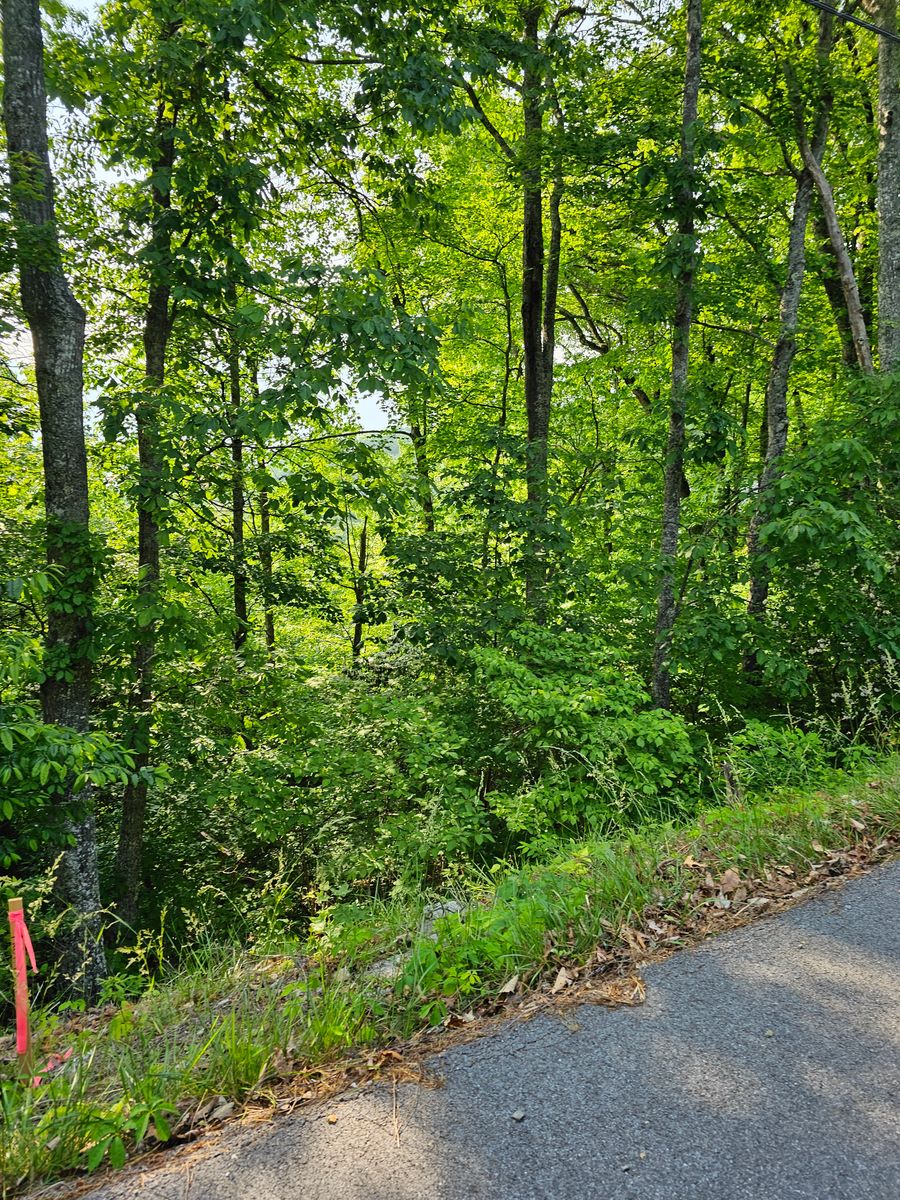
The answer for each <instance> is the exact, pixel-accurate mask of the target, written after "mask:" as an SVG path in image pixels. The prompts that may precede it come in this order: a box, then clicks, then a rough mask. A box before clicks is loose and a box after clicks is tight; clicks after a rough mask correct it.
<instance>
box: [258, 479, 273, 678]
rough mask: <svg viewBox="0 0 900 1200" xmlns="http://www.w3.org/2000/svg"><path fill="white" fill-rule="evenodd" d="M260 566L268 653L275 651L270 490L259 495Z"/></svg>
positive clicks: (264, 489)
mask: <svg viewBox="0 0 900 1200" xmlns="http://www.w3.org/2000/svg"><path fill="white" fill-rule="evenodd" d="M259 565H260V568H261V570H262V594H263V624H264V628H265V639H266V652H267V653H268V655H269V658H271V657H272V654H273V652H274V650H275V614H274V612H273V610H272V519H271V507H270V501H269V491H268V488H263V489H262V491H261V492H260V493H259Z"/></svg>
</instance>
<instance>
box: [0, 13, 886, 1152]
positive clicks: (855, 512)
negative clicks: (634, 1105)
mask: <svg viewBox="0 0 900 1200" xmlns="http://www.w3.org/2000/svg"><path fill="white" fill-rule="evenodd" d="M2 17H3V127H4V128H3V139H4V146H3V156H4V160H5V163H6V165H7V172H6V175H5V177H4V180H3V184H2V193H0V230H2V237H0V288H2V324H0V430H2V440H0V456H2V462H0V493H2V501H0V580H2V582H3V588H2V593H0V614H2V616H0V876H2V877H3V883H4V890H6V891H7V892H8V894H9V895H24V896H25V897H26V899H27V900H28V902H29V904H30V905H31V909H32V913H33V917H32V936H33V938H34V941H35V945H36V947H37V948H38V950H39V956H40V957H41V958H42V960H43V963H44V964H45V966H44V967H43V968H42V973H41V977H40V982H39V988H40V989H41V997H42V1001H41V1002H46V1003H50V1002H51V1001H53V999H54V997H55V998H56V1002H58V1001H59V999H60V998H61V997H69V1002H70V1003H76V1002H77V1003H80V1004H81V1005H82V1007H83V1006H84V1005H85V1004H87V1005H90V1004H91V1002H93V1001H96V1000H98V999H102V1000H103V1001H105V1002H108V1001H110V1000H114V1001H121V1000H122V999H125V998H134V997H136V996H138V995H139V994H140V992H141V990H142V989H143V988H145V987H147V985H148V982H151V981H152V980H153V978H154V977H155V976H156V974H157V973H158V972H160V971H162V970H164V969H168V968H169V967H171V965H172V964H175V965H176V966H177V964H178V963H179V962H180V961H181V959H180V955H182V954H183V950H184V947H185V946H188V945H191V944H195V945H196V944H197V943H198V942H199V941H200V940H205V942H206V943H207V944H208V945H213V944H216V945H220V946H221V945H226V944H231V945H234V944H239V945H241V946H244V947H246V946H250V947H251V948H252V946H253V945H254V944H256V943H259V942H260V941H261V940H265V938H264V933H263V929H265V930H267V931H268V933H267V934H266V936H268V937H269V938H270V940H271V938H275V939H276V941H278V944H279V945H283V944H287V943H288V942H289V941H290V940H291V939H293V940H294V943H295V944H303V942H304V939H306V938H308V937H312V936H315V935H316V934H317V933H318V934H319V935H320V936H322V930H323V929H325V930H326V931H327V930H333V929H335V928H338V927H339V928H341V929H342V930H343V931H344V932H343V933H342V934H341V936H342V937H344V938H345V939H349V940H350V941H351V942H352V940H353V936H354V935H353V934H352V932H347V931H348V930H351V931H352V929H353V927H354V923H356V925H357V926H359V927H360V928H362V927H363V926H365V925H366V921H367V920H369V918H368V917H366V914H367V913H368V914H371V912H372V911H373V910H372V906H373V905H376V904H378V905H382V906H383V911H388V910H390V911H391V912H393V911H396V910H397V907H398V906H399V907H402V906H403V905H404V904H412V905H416V904H419V905H421V904H424V903H425V902H426V900H428V899H429V898H432V899H433V898H435V897H438V898H441V897H447V896H457V897H458V896H460V895H463V894H465V893H467V889H468V890H471V889H473V888H474V889H476V890H477V889H479V888H480V889H481V890H482V891H484V889H485V888H487V887H489V886H491V887H498V888H500V889H501V891H502V889H503V887H504V886H507V887H509V886H511V885H510V884H509V880H510V879H514V880H517V881H518V882H517V883H516V887H522V886H524V884H523V882H522V881H523V880H527V879H528V878H532V877H534V878H536V876H529V875H528V872H529V871H537V872H539V871H540V869H541V868H542V866H544V867H547V869H549V866H550V864H554V863H557V864H558V863H559V862H560V861H561V860H562V859H567V861H569V862H570V864H571V862H572V861H580V860H578V855H579V854H580V853H581V851H579V850H578V849H577V847H579V846H581V847H584V846H597V845H599V844H601V843H603V844H606V843H608V842H609V839H613V840H615V839H619V843H617V844H628V845H632V847H633V846H634V845H636V844H637V843H636V842H634V840H633V839H635V838H639V837H640V836H641V835H642V831H645V830H650V829H660V828H675V827H691V826H692V823H696V822H697V821H698V820H700V818H701V817H702V814H703V813H704V812H706V811H707V810H711V811H716V812H723V811H724V812H728V811H729V810H731V811H733V812H739V811H740V812H742V813H745V814H746V813H747V812H748V811H751V810H752V809H753V805H754V804H755V803H756V802H757V801H758V802H759V803H760V804H765V803H767V802H769V801H770V800H771V799H772V797H773V796H775V797H777V796H780V795H783V794H784V793H785V789H795V790H798V791H801V792H802V791H804V789H805V793H808V794H810V795H812V794H821V789H822V788H825V787H827V786H828V781H830V780H835V779H847V778H851V777H853V778H856V777H857V776H859V774H860V772H863V773H864V772H865V771H867V770H869V769H873V767H874V766H877V764H878V763H880V762H883V761H884V759H885V756H887V755H888V754H889V753H890V751H891V749H892V747H893V746H894V744H895V730H896V719H897V713H898V710H900V687H898V682H900V676H898V662H897V660H898V654H900V593H898V577H897V571H896V567H897V563H898V556H900V525H898V516H900V505H898V486H897V485H898V478H900V476H898V472H900V36H898V23H897V4H896V0H864V2H863V3H853V2H851V3H849V4H845V5H844V6H843V8H842V9H841V10H840V11H838V10H837V9H836V8H834V7H832V6H830V5H828V4H825V3H819V2H818V0H758V2H756V3H753V4H752V5H748V4H741V3H737V2H736V0H706V2H705V3H702V4H701V0H678V2H674V0H609V2H607V0H591V2H590V3H587V4H583V5H582V4H572V5H567V4H560V5H558V6H557V5H554V4H548V3H546V0H493V2H492V0H486V2H482V0H437V2H432V0H410V3H408V4H405V5H403V6H396V7H395V6H390V5H388V6H383V5H369V4H366V3H365V2H364V0H358V2H356V3H354V2H352V0H321V2H320V3H318V4H315V5H312V4H310V5H306V4H305V3H304V0H294V2H293V3H290V4H287V3H283V0H106V2H103V3H98V4H95V3H93V2H91V0H79V2H77V3H76V2H75V0H73V2H72V3H70V4H66V3H64V2H63V0H46V2H45V3H44V4H43V6H40V5H39V3H38V0H3V3H2ZM844 786H845V785H844V784H838V785H836V787H837V790H838V791H840V790H841V789H842V788H843V787H844ZM817 789H819V791H818V792H817ZM832 790H834V789H832ZM851 824H852V822H851ZM857 824H859V825H861V824H862V822H858V823H857ZM856 827H857V826H856V825H853V828H856ZM816 836H817V837H819V838H821V837H822V836H823V834H822V833H821V830H820V831H819V833H818V834H816ZM622 839H625V842H624V843H623V842H622ZM628 839H632V841H630V842H629V840H628ZM573 848H574V849H573ZM634 853H635V854H636V853H637V851H634ZM781 853H782V857H784V855H785V853H786V852H785V851H783V850H782V852H781ZM567 856H568V858H567ZM573 856H574V860H573ZM523 872H524V874H523ZM570 875H571V872H570ZM504 880H506V881H507V882H506V884H504ZM535 886H537V885H535ZM526 890H527V889H526ZM392 906H393V907H392ZM366 927H367V928H368V926H366ZM276 935H277V936H276ZM362 936H363V935H362V934H360V937H361V938H362ZM501 956H502V955H501ZM537 957H538V958H539V957H540V954H538V955H537ZM167 964H168V966H167ZM479 969H480V968H477V967H476V966H473V965H472V964H471V963H469V964H468V965H466V964H465V963H463V964H462V965H460V964H457V966H456V967H455V968H454V970H456V972H457V973H456V975H455V976H454V979H455V981H456V982H455V983H452V982H451V984H450V985H448V986H445V987H443V993H442V994H443V996H444V1001H443V1002H442V1003H443V1004H444V1006H445V1007H444V1008H441V1009H440V1014H443V1012H444V1011H445V1008H446V1004H448V1003H450V1004H452V997H453V996H454V995H460V994H465V993H466V990H467V988H468V990H469V991H472V989H473V988H476V986H477V985H476V982H474V980H477V978H478V977H479V976H478V970H479ZM466 970H468V971H469V975H468V976H467V975H466V974H465V971H466ZM509 974H512V972H511V971H510V972H509ZM473 977H474V979H473ZM3 987H4V989H5V988H6V984H5V983H4V985H3ZM407 990H408V989H407ZM426 990H427V989H426ZM4 995H8V991H4ZM73 998H74V999H73ZM78 998H80V1000H79V999H78ZM434 1011H437V1010H434ZM423 1012H424V1010H423ZM426 1015H428V1014H426ZM432 1015H433V1014H432ZM358 1032H359V1030H358V1029H357V1033H358ZM145 1128H146V1126H145ZM138 1140H140V1138H138Z"/></svg>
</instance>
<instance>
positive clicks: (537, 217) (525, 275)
mask: <svg viewBox="0 0 900 1200" xmlns="http://www.w3.org/2000/svg"><path fill="white" fill-rule="evenodd" d="M542 9H543V6H542V5H540V4H533V5H531V6H530V7H529V8H527V9H526V10H525V12H524V13H523V21H524V33H525V46H526V54H527V58H526V61H525V67H524V73H523V83H522V117H523V124H524V138H523V144H522V155H523V161H522V351H523V373H524V385H525V411H526V415H527V420H528V444H527V448H526V455H527V458H526V467H525V471H526V485H527V495H528V510H529V522H530V528H529V529H528V531H527V534H526V541H527V545H526V555H525V591H526V597H527V601H528V604H529V607H530V608H531V610H532V612H533V614H534V616H535V617H536V619H537V620H543V615H544V602H545V597H544V582H545V573H546V563H545V561H544V546H543V541H544V537H543V534H544V528H545V526H546V520H547V498H548V496H547V463H548V450H547V438H548V435H549V429H550V405H549V399H550V393H549V390H548V386H547V384H548V380H547V369H546V359H545V355H544V346H543V338H542V331H543V324H544V217H543V195H542V179H541V176H542V171H541V159H542V154H543V126H544V118H543V107H542V90H543V89H542V77H541V72H540V70H539V68H538V64H537V56H538V53H539V44H538V25H539V22H540V18H541V12H542ZM551 369H552V364H551ZM551 384H552V377H551Z"/></svg>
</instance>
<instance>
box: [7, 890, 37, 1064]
mask: <svg viewBox="0 0 900 1200" xmlns="http://www.w3.org/2000/svg"><path fill="white" fill-rule="evenodd" d="M9 935H10V944H11V950H12V974H13V989H14V996H15V1004H16V1053H17V1054H18V1056H19V1068H20V1070H22V1071H24V1072H25V1073H26V1074H29V1073H30V1071H31V1015H30V1012H29V1004H28V962H29V961H30V962H31V968H32V970H33V971H36V970H37V964H36V963H35V961H34V950H33V948H32V945H31V938H30V937H29V935H28V926H27V925H26V924H25V906H24V904H23V903H22V899H21V897H18V896H17V897H16V898H15V899H14V900H10V902H9Z"/></svg>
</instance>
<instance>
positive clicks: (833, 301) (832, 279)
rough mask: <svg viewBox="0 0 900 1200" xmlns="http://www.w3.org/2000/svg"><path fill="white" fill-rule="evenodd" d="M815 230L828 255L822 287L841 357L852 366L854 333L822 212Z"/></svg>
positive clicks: (854, 354)
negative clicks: (839, 340)
mask: <svg viewBox="0 0 900 1200" xmlns="http://www.w3.org/2000/svg"><path fill="white" fill-rule="evenodd" d="M815 230H816V238H817V239H818V241H819V244H820V246H821V248H822V251H823V253H824V254H825V255H826V260H825V265H824V267H823V268H822V273H821V277H822V287H823V288H824V289H825V295H826V297H827V298H828V303H829V305H830V306H831V311H832V313H833V315H834V323H835V325H836V326H837V331H838V335H839V337H840V339H841V358H842V359H843V360H844V362H845V363H846V364H847V366H852V365H853V364H854V363H855V362H856V351H855V349H854V348H853V334H852V333H851V331H850V321H849V318H848V317H847V308H846V305H845V304H844V291H843V288H842V287H841V279H840V275H839V274H838V269H837V263H836V261H835V258H834V250H833V249H832V245H831V238H830V237H829V235H828V226H827V225H826V224H825V218H824V217H823V216H822V214H821V213H820V214H819V215H818V217H817V218H816V221H815Z"/></svg>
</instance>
